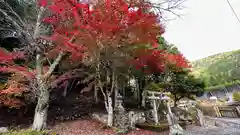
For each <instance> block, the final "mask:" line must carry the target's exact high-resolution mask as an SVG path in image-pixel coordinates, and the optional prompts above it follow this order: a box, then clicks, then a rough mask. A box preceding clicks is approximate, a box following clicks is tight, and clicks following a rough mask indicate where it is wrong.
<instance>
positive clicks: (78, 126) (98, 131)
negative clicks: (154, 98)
mask: <svg viewBox="0 0 240 135" xmlns="http://www.w3.org/2000/svg"><path fill="white" fill-rule="evenodd" d="M51 129H52V130H53V131H54V132H56V133H57V134H59V135H115V134H116V133H115V132H114V129H107V128H105V126H104V125H103V124H102V123H100V122H98V121H96V120H92V119H87V118H85V119H81V120H75V121H69V122H62V123H58V124H56V125H54V126H53V127H51ZM160 134H161V135H168V132H162V133H160ZM126 135H159V133H157V132H152V131H148V130H142V129H136V130H133V131H130V132H129V133H127V134H126Z"/></svg>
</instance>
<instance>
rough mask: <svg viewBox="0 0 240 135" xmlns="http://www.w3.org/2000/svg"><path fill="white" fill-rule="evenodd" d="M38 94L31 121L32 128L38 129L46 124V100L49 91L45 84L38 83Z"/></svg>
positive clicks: (47, 99)
mask: <svg viewBox="0 0 240 135" xmlns="http://www.w3.org/2000/svg"><path fill="white" fill-rule="evenodd" d="M39 91H40V95H39V97H38V103H37V106H36V108H35V115H34V121H33V126H32V129H33V130H37V131H40V130H42V129H44V128H46V126H47V112H48V101H49V91H48V89H47V86H46V84H40V85H39Z"/></svg>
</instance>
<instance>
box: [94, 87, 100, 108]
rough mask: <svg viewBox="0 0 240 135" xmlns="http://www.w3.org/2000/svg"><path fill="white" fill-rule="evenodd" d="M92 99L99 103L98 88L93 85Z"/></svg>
mask: <svg viewBox="0 0 240 135" xmlns="http://www.w3.org/2000/svg"><path fill="white" fill-rule="evenodd" d="M94 100H95V103H96V104H98V103H99V99H98V88H97V87H96V86H95V85H94Z"/></svg>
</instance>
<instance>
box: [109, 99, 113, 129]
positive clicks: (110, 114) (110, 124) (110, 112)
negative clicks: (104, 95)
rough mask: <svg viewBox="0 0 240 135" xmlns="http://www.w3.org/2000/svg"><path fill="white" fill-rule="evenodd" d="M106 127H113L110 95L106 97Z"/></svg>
mask: <svg viewBox="0 0 240 135" xmlns="http://www.w3.org/2000/svg"><path fill="white" fill-rule="evenodd" d="M108 126H109V127H112V126H113V107H112V98H111V95H108Z"/></svg>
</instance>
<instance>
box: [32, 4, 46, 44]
mask: <svg viewBox="0 0 240 135" xmlns="http://www.w3.org/2000/svg"><path fill="white" fill-rule="evenodd" d="M45 9H46V8H45V7H40V10H39V12H38V16H37V23H36V27H35V31H34V34H33V38H34V39H36V38H37V37H38V36H39V33H40V25H41V19H42V16H43V14H44V11H45Z"/></svg>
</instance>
